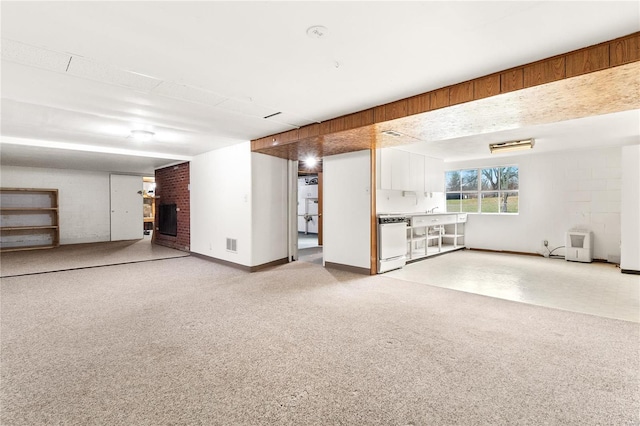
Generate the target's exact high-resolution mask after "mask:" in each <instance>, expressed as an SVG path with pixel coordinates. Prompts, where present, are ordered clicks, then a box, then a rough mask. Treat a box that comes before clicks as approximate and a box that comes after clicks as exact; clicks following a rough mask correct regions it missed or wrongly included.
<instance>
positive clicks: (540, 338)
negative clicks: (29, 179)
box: [0, 257, 640, 426]
mask: <svg viewBox="0 0 640 426" xmlns="http://www.w3.org/2000/svg"><path fill="white" fill-rule="evenodd" d="M0 283H1V284H0V285H1V287H0V288H1V291H2V299H1V306H0V307H1V308H2V310H1V314H0V331H1V337H2V339H1V352H0V356H1V365H0V373H1V382H0V383H1V393H0V403H1V406H0V409H1V411H0V423H1V424H2V425H61V424H64V425H454V424H455V425H516V424H517V425H541V424H549V425H581V426H584V425H597V424H600V425H605V424H606V425H632V424H633V425H635V424H638V422H639V421H640V418H639V412H640V397H639V394H640V390H639V383H640V382H639V374H640V373H639V371H640V365H639V363H640V345H639V327H638V324H636V323H631V322H626V321H619V320H613V319H607V318H599V317H595V316H590V315H583V314H577V313H571V312H566V311H560V310H554V309H549V308H544V307H538V306H531V305H525V304H521V303H517V302H511V301H506V300H500V299H493V298H489V297H485V296H479V295H474V294H469V293H463V292H459V291H455V290H450V289H443V288H438V287H431V286H428V285H425V284H418V283H414V282H410V281H402V280H397V279H393V278H388V277H385V276H372V277H371V276H361V275H354V274H351V273H348V272H343V271H335V270H331V269H325V268H322V267H321V266H319V265H316V264H314V263H309V262H294V263H290V264H287V265H283V266H278V267H275V268H271V269H268V270H265V271H263V272H257V273H253V274H249V273H245V272H242V271H238V270H235V269H231V268H229V267H226V266H222V265H219V264H215V263H211V262H207V261H206V260H203V259H199V258H196V257H186V258H179V259H167V260H160V261H156V262H144V263H138V264H129V265H115V266H107V267H103V268H92V269H80V270H72V271H66V272H56V273H49V274H39V275H31V276H22V277H12V278H2V279H1V280H0Z"/></svg>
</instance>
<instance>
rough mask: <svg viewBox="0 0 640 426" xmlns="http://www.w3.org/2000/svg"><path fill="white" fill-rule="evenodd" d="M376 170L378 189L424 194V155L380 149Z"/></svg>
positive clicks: (392, 149)
mask: <svg viewBox="0 0 640 426" xmlns="http://www.w3.org/2000/svg"><path fill="white" fill-rule="evenodd" d="M378 170H379V172H380V189H391V190H396V191H416V192H424V174H425V162H424V155H420V154H414V153H411V152H407V151H401V150H399V149H394V148H382V149H381V150H380V165H379V168H378Z"/></svg>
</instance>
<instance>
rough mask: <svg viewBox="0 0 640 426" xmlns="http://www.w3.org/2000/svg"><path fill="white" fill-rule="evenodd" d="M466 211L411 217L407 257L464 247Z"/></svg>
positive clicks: (422, 256)
mask: <svg viewBox="0 0 640 426" xmlns="http://www.w3.org/2000/svg"><path fill="white" fill-rule="evenodd" d="M466 221H467V215H466V213H462V214H436V215H423V216H419V215H418V216H413V217H411V223H410V226H409V227H407V259H408V260H409V261H411V260H417V259H422V258H424V257H428V256H434V255H436V254H441V253H446V252H448V251H453V250H458V249H461V248H464V231H465V230H464V227H465V223H466Z"/></svg>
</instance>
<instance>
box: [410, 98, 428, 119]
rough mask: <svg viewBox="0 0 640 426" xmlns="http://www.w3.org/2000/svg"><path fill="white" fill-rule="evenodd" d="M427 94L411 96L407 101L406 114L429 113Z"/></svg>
mask: <svg viewBox="0 0 640 426" xmlns="http://www.w3.org/2000/svg"><path fill="white" fill-rule="evenodd" d="M429 99H430V94H429V93H423V94H421V95H418V96H412V97H410V98H409V99H407V114H408V115H413V114H420V113H421V112H427V111H429V104H430V102H429Z"/></svg>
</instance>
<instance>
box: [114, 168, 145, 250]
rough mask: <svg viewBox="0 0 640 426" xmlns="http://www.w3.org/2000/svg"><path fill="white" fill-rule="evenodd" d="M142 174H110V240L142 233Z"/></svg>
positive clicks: (118, 239) (137, 235)
mask: <svg viewBox="0 0 640 426" xmlns="http://www.w3.org/2000/svg"><path fill="white" fill-rule="evenodd" d="M142 204H143V199H142V176H126V175H111V241H120V240H139V239H141V238H142V235H143V224H142V221H143V218H142V216H143V214H142Z"/></svg>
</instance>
